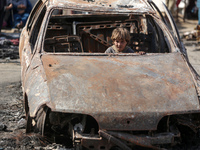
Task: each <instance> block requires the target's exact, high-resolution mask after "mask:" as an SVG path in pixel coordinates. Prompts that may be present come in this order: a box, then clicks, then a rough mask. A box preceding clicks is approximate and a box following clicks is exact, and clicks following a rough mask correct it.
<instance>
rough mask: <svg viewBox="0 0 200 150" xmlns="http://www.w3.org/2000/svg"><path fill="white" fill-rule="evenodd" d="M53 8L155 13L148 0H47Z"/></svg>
mask: <svg viewBox="0 0 200 150" xmlns="http://www.w3.org/2000/svg"><path fill="white" fill-rule="evenodd" d="M47 1H48V4H49V5H51V6H52V7H68V8H72V9H73V8H78V9H81V10H83V9H84V10H93V11H104V12H105V11H106V12H118V13H119V12H122V13H123V12H126V13H128V12H131V13H155V12H154V10H153V9H152V8H151V7H150V6H149V4H148V2H147V0H47Z"/></svg>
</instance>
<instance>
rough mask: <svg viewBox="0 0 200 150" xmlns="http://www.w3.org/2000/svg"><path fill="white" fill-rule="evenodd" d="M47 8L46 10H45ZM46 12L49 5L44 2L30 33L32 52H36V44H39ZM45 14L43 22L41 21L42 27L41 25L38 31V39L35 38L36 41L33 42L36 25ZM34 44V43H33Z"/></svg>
mask: <svg viewBox="0 0 200 150" xmlns="http://www.w3.org/2000/svg"><path fill="white" fill-rule="evenodd" d="M44 9H45V10H44ZM42 11H45V12H44V13H42ZM46 12H47V6H46V5H45V4H43V6H42V7H40V10H39V12H38V13H37V16H36V18H37V19H36V20H35V21H34V22H33V25H32V26H33V28H31V30H30V34H29V43H30V47H31V53H32V54H33V53H34V51H35V47H36V45H37V39H38V35H39V32H40V30H41V26H42V23H43V19H44V18H45V14H46ZM42 15H43V18H42V21H41V23H40V27H39V30H38V32H37V37H36V39H35V43H33V42H32V38H34V37H35V36H34V35H35V33H36V32H35V30H36V27H37V24H38V22H39V20H40V17H41V16H42ZM33 44H34V45H33Z"/></svg>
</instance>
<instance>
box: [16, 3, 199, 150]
mask: <svg viewBox="0 0 200 150" xmlns="http://www.w3.org/2000/svg"><path fill="white" fill-rule="evenodd" d="M150 3H151V2H150V1H149V3H147V1H145V0H133V1H123V3H122V2H120V1H118V0H106V1H101V0H67V1H66V0H47V1H45V0H38V2H37V4H36V6H35V7H34V10H33V11H32V13H31V15H30V17H29V20H28V23H27V25H26V26H25V28H24V29H23V31H22V34H21V39H20V45H19V52H20V60H21V65H22V82H23V84H22V88H23V92H24V99H25V105H26V114H27V118H28V121H27V127H28V128H27V129H28V132H32V131H34V132H36V131H37V132H40V133H41V134H42V135H44V136H49V137H50V138H52V139H56V138H57V137H60V138H61V137H62V138H65V140H64V141H65V143H69V147H75V148H77V149H78V148H81V146H83V147H86V148H88V149H97V150H100V149H105V150H111V149H114V148H116V149H119V148H121V149H128V150H129V149H133V148H134V147H135V146H142V147H148V148H153V149H157V148H158V147H157V146H161V147H162V146H163V145H168V144H169V145H170V144H174V145H175V144H176V143H177V142H179V141H181V140H180V139H182V138H183V139H184V138H187V135H184V134H182V132H183V131H185V129H188V128H189V129H190V131H189V132H188V133H189V135H190V134H191V133H193V134H195V138H198V133H199V129H200V122H199V118H200V115H199V112H200V108H199V97H198V96H200V95H199V93H198V89H199V88H200V87H199V84H198V83H199V82H200V81H199V75H198V74H197V73H196V72H195V71H194V69H193V68H192V66H191V65H190V63H189V60H188V59H187V55H186V51H185V49H184V47H183V46H182V43H181V42H180V41H179V39H175V38H174V36H173V35H172V34H171V32H170V31H169V27H168V24H166V22H165V21H163V20H162V19H165V17H161V18H160V16H157V15H156V13H157V12H156V10H154V9H153V8H152V7H151V6H150V5H149V4H150ZM167 17H170V16H169V15H167ZM169 19H170V18H169ZM170 23H171V25H172V26H173V27H172V28H173V29H176V28H175V27H174V25H173V21H171V22H170ZM117 27H125V28H127V29H128V30H129V31H130V36H131V39H130V43H128V44H129V45H128V46H130V47H131V48H132V49H133V50H134V51H135V52H136V53H133V54H122V53H116V54H105V53H104V52H105V50H106V49H107V48H108V47H109V46H111V45H112V41H111V38H110V37H111V34H112V31H113V29H115V28H117ZM174 32H176V33H175V35H177V36H178V35H179V34H178V32H177V31H174ZM180 45H181V46H180ZM138 51H144V52H146V55H139V54H138V53H137V52H138ZM45 110H46V111H45ZM191 135H192V134H191Z"/></svg>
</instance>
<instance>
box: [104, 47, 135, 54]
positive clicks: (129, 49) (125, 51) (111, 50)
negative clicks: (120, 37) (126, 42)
mask: <svg viewBox="0 0 200 150" xmlns="http://www.w3.org/2000/svg"><path fill="white" fill-rule="evenodd" d="M105 53H119V51H118V50H116V48H115V45H113V46H110V47H109V48H108V49H107V50H106V51H105ZM122 53H134V50H132V49H131V48H130V47H129V46H126V47H125V48H124V50H123V51H122Z"/></svg>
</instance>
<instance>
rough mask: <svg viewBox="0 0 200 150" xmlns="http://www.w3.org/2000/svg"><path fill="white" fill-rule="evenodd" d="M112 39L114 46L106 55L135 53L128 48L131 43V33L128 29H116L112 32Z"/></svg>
mask: <svg viewBox="0 0 200 150" xmlns="http://www.w3.org/2000/svg"><path fill="white" fill-rule="evenodd" d="M111 39H112V41H113V46H111V47H109V48H108V49H107V50H106V51H105V53H134V51H133V50H132V49H131V48H130V47H128V46H127V44H128V43H129V41H130V33H129V31H128V30H127V29H126V28H122V27H119V28H116V29H114V30H113V32H112V36H111Z"/></svg>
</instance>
